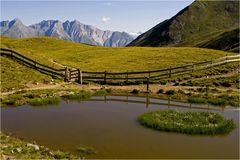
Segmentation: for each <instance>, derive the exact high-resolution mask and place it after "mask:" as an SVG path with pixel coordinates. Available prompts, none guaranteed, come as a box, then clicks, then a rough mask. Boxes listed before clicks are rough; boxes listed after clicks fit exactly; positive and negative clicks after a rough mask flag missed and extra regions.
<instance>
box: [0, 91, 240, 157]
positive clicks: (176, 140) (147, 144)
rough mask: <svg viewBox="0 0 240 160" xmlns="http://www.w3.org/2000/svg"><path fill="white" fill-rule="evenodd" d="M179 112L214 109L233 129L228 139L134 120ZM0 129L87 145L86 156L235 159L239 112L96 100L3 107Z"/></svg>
mask: <svg viewBox="0 0 240 160" xmlns="http://www.w3.org/2000/svg"><path fill="white" fill-rule="evenodd" d="M166 109H178V110H181V111H189V110H191V111H212V112H218V113H221V114H222V115H223V116H224V117H226V118H233V119H234V120H235V122H236V123H237V127H238V128H237V129H235V130H234V131H233V132H231V133H230V134H228V135H217V136H199V135H194V136H190V135H184V134H178V133H168V132H160V131H155V130H152V129H149V128H145V127H143V126H141V125H140V124H139V123H138V122H137V117H138V116H139V115H141V114H143V113H145V112H148V111H155V110H166ZM1 116H2V117H1V120H2V121H1V122H2V129H3V130H5V131H7V132H11V133H13V134H15V135H17V136H19V137H23V138H25V139H27V140H30V141H32V140H34V141H36V142H37V143H39V144H41V145H45V146H47V147H50V148H53V149H61V150H66V151H70V152H76V148H78V147H80V146H91V147H93V148H94V149H95V150H96V151H97V154H95V155H89V156H87V158H111V159H116V158H118V159H120V158H135V159H140V158H142V159H144V158H145V159H146V158H147V159H150V158H165V159H166V158H183V159H186V158H215V159H216V158H225V159H226V158H227V159H229V158H235V159H237V158H238V157H239V143H238V142H239V110H238V111H236V110H233V108H219V107H213V106H206V105H195V104H188V103H183V102H174V101H170V100H161V99H156V98H150V96H146V97H133V96H130V95H127V96H94V97H92V98H91V99H90V100H89V101H85V102H80V103H79V102H64V101H62V102H61V104H60V105H59V106H58V107H43V108H35V107H31V106H29V105H24V106H21V107H17V108H2V109H1Z"/></svg>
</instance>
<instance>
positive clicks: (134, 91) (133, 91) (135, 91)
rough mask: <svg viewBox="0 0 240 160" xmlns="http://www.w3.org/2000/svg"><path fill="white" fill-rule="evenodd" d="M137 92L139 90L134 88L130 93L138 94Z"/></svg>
mask: <svg viewBox="0 0 240 160" xmlns="http://www.w3.org/2000/svg"><path fill="white" fill-rule="evenodd" d="M139 92H140V91H139V90H137V89H134V90H132V91H131V92H130V93H132V94H138V93H139Z"/></svg>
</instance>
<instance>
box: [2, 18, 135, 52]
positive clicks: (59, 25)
mask: <svg viewBox="0 0 240 160" xmlns="http://www.w3.org/2000/svg"><path fill="white" fill-rule="evenodd" d="M0 33H1V36H6V37H12V38H26V37H35V36H49V37H55V38H59V39H63V40H67V41H73V42H77V43H85V44H89V45H95V46H105V47H122V46H126V45H127V44H129V43H130V42H131V41H132V40H133V39H134V38H136V37H135V36H134V35H130V34H128V33H126V32H118V31H103V30H100V29H98V28H96V27H93V26H91V25H85V24H82V23H80V22H79V21H77V20H74V21H65V22H61V21H59V20H43V21H41V22H40V23H37V24H33V25H30V26H26V25H24V24H23V23H22V22H21V20H20V19H18V18H15V19H14V20H12V21H8V20H7V21H1V22H0Z"/></svg>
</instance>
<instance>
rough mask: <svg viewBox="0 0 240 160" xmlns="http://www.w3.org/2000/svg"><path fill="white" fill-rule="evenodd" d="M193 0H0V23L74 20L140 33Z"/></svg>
mask: <svg viewBox="0 0 240 160" xmlns="http://www.w3.org/2000/svg"><path fill="white" fill-rule="evenodd" d="M192 2H193V0H185V1H183V0H175V1H173V0H170V1H160V0H158V1H157V0H154V1H136V0H131V1H127V0H125V1H100V0H96V1H76V0H75V1H55V0H52V1H46V0H45V1H36V0H35V1H34V0H31V1H30V0H28V1H19V0H18V1H1V21H2V20H12V19H14V18H16V17H17V18H19V19H21V20H22V21H23V23H24V24H26V25H31V24H34V23H38V22H40V21H42V20H49V19H53V20H56V19H57V20H60V21H66V20H78V21H80V22H82V23H84V24H89V25H93V26H96V27H98V28H100V29H103V30H113V31H126V32H139V31H141V32H144V31H147V30H148V29H150V28H152V27H153V26H155V25H156V24H158V23H160V22H162V21H163V20H165V19H168V18H171V17H172V16H174V15H175V14H176V13H177V12H179V11H180V10H181V9H183V8H185V7H186V6H188V5H189V4H191V3H192Z"/></svg>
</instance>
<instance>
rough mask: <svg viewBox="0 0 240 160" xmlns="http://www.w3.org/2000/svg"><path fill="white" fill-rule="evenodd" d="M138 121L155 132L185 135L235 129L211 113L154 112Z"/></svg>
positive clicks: (232, 124)
mask: <svg viewBox="0 0 240 160" xmlns="http://www.w3.org/2000/svg"><path fill="white" fill-rule="evenodd" d="M138 121H139V122H140V123H141V124H142V125H144V126H146V127H149V128H153V129H156V130H160V131H167V132H178V133H185V134H210V135H214V134H226V133H229V132H231V131H232V130H233V129H234V128H235V124H234V121H233V120H226V119H224V118H223V117H222V116H221V115H220V114H218V113H213V112H179V111H176V110H163V111H154V112H148V113H144V114H143V115H141V116H139V117H138Z"/></svg>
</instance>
